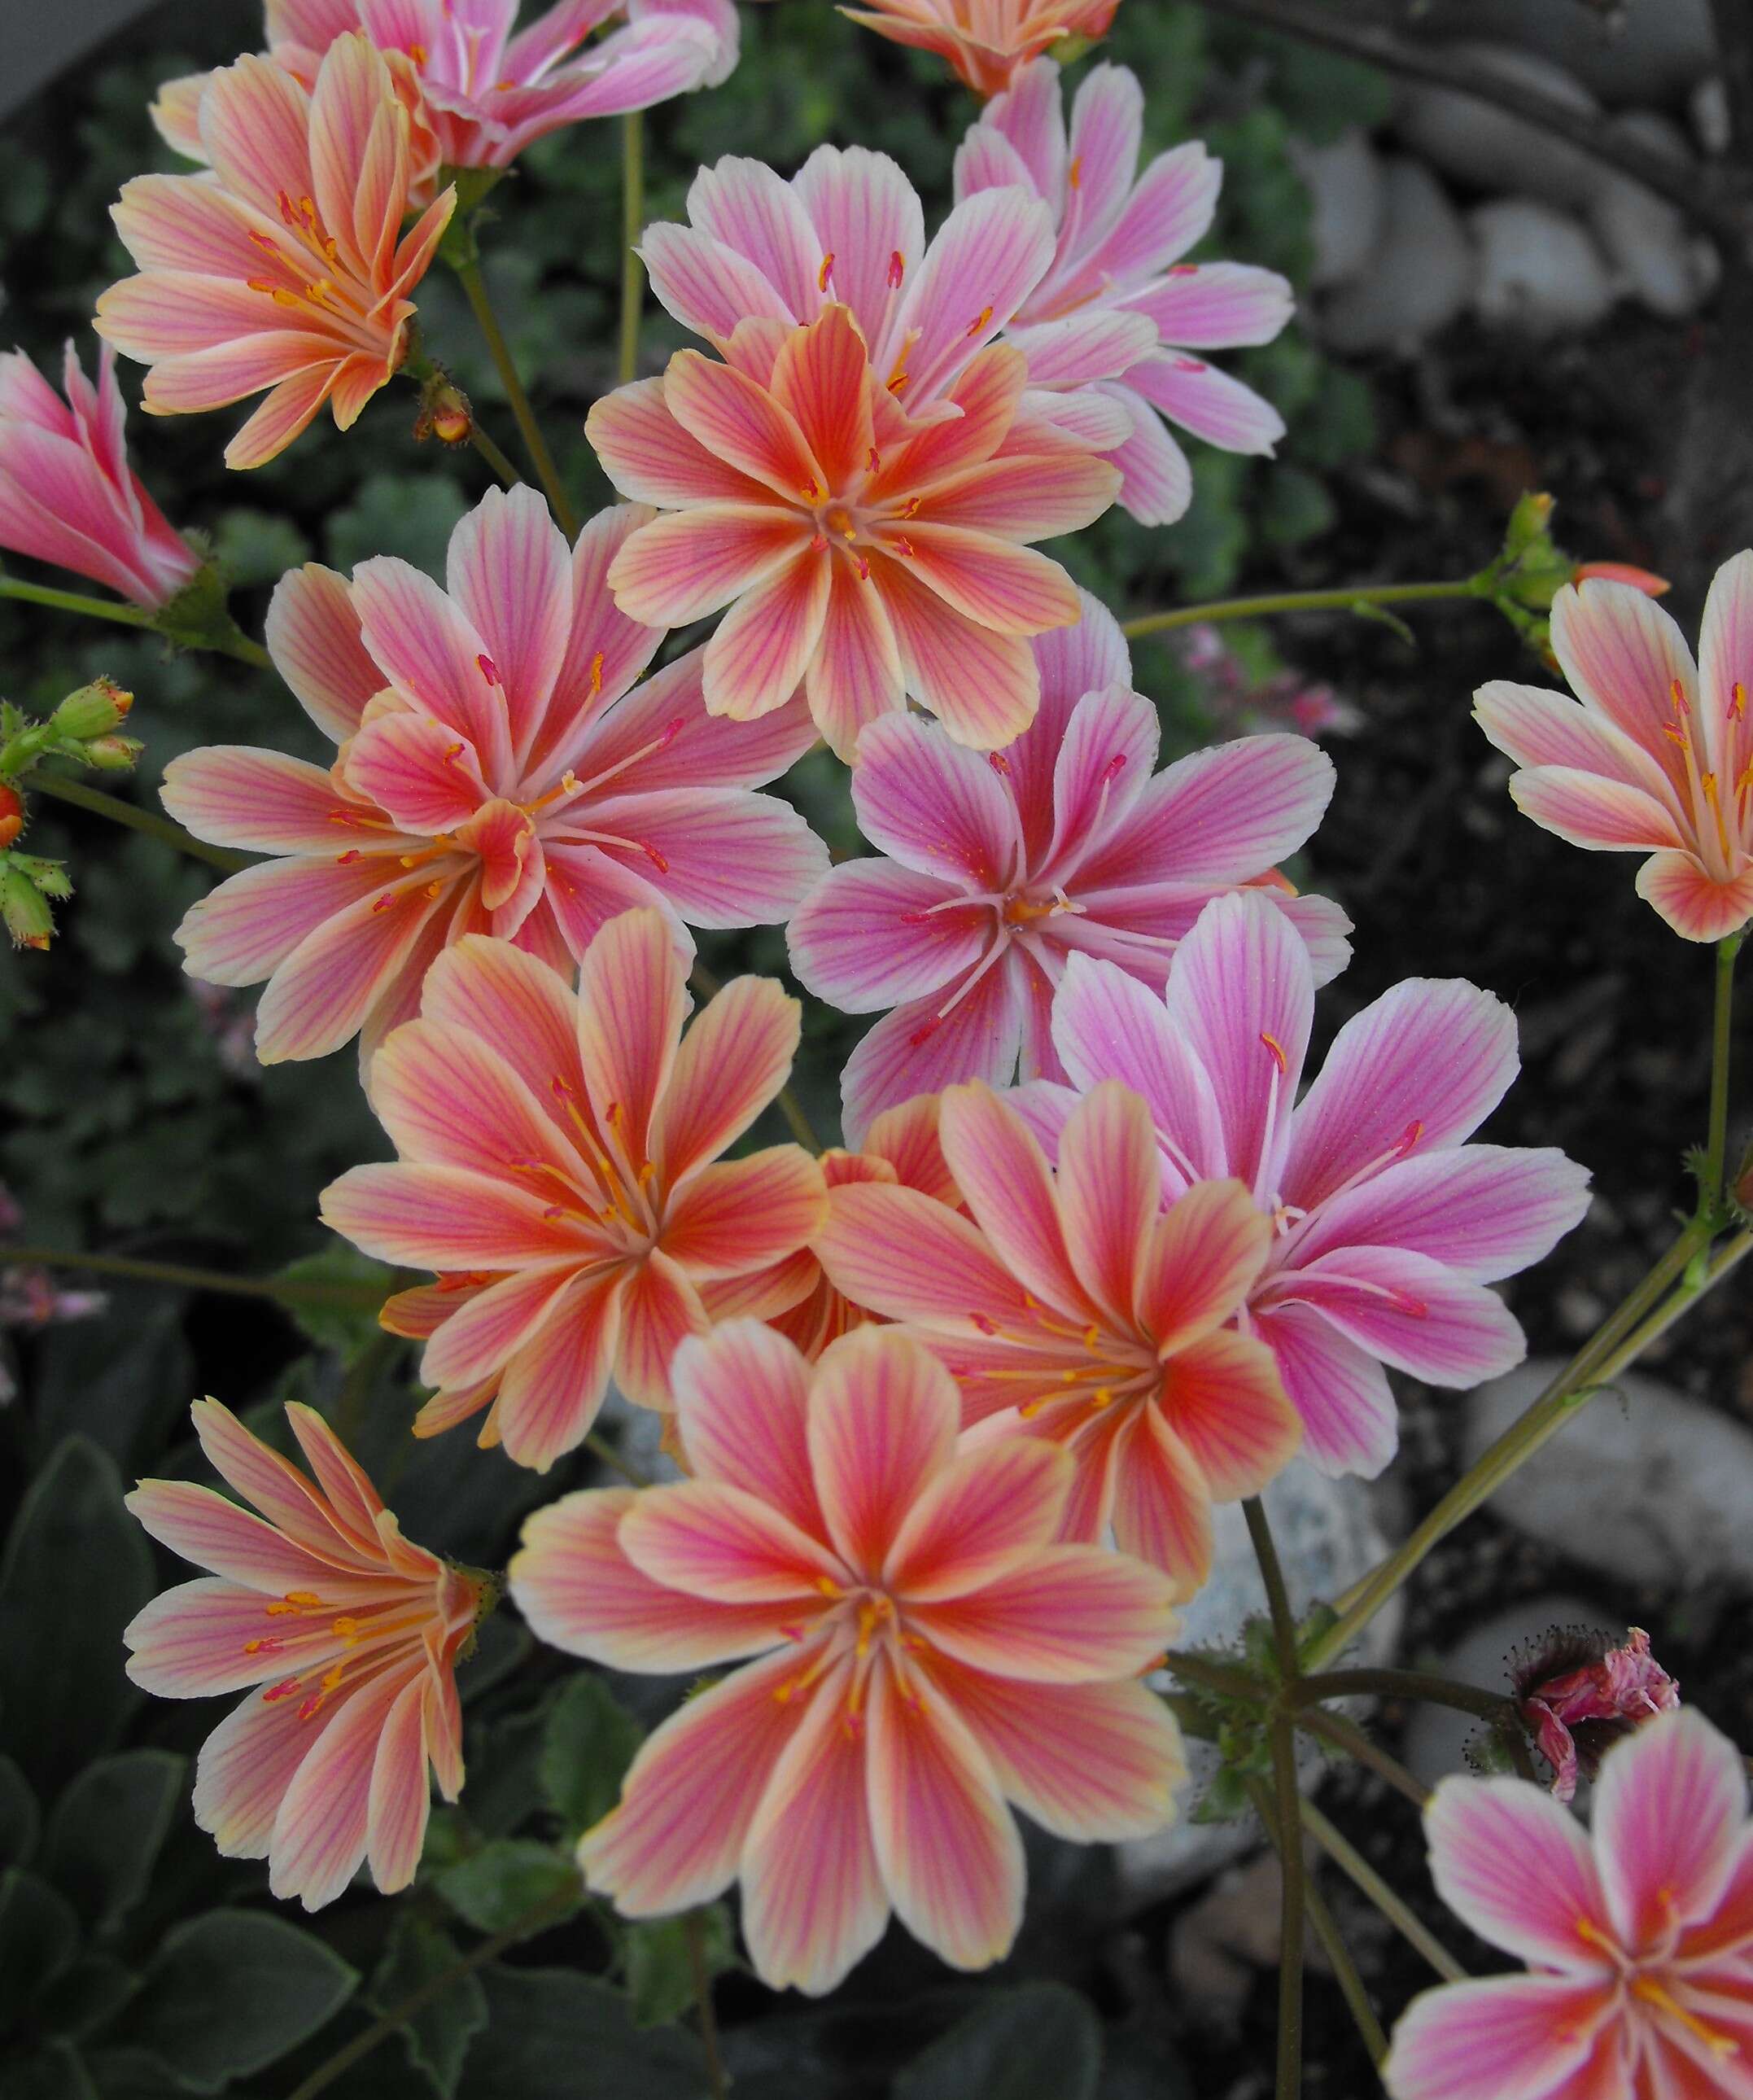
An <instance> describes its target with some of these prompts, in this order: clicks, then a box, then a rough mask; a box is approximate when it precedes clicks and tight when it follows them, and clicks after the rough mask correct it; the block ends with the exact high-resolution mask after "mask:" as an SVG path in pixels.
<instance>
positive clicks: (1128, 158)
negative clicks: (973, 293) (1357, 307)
mask: <svg viewBox="0 0 1753 2100" xmlns="http://www.w3.org/2000/svg"><path fill="white" fill-rule="evenodd" d="M1143 129H1144V91H1143V88H1141V87H1140V86H1139V81H1138V77H1137V75H1136V74H1134V73H1131V72H1130V71H1129V70H1128V69H1127V68H1125V67H1124V66H1112V65H1103V66H1098V67H1097V68H1095V71H1094V72H1093V73H1090V74H1088V75H1087V76H1086V77H1085V79H1084V82H1083V84H1082V85H1081V86H1080V87H1079V89H1078V90H1077V99H1076V100H1075V101H1074V102H1073V105H1072V112H1071V126H1070V136H1069V139H1068V137H1067V130H1066V121H1065V113H1064V106H1063V97H1062V94H1061V89H1060V77H1059V68H1058V67H1057V66H1056V65H1055V64H1053V62H1052V60H1050V59H1042V60H1037V62H1036V63H1035V64H1033V65H1031V66H1028V67H1026V68H1024V70H1023V71H1022V72H1021V73H1019V74H1018V75H1017V77H1016V78H1015V81H1014V82H1013V83H1012V84H1011V86H1010V88H1009V89H1008V90H1007V91H1006V93H1004V94H1002V95H999V96H998V97H997V98H996V99H994V100H993V101H992V102H990V103H989V104H987V106H986V108H985V109H984V111H983V112H982V113H981V115H980V121H979V122H978V123H977V124H976V125H975V126H973V127H972V128H971V130H970V131H969V132H968V135H967V138H966V139H964V140H963V142H962V147H961V148H960V150H959V152H958V153H957V155H956V195H957V196H958V197H960V198H966V197H969V196H976V195H978V194H979V193H980V192H982V191H984V190H988V189H992V188H1003V187H1006V186H1010V185H1016V186H1020V187H1021V188H1024V189H1026V190H1028V191H1029V192H1032V193H1033V195H1035V196H1039V197H1041V198H1042V200H1043V201H1045V202H1046V204H1047V205H1048V206H1049V207H1050V210H1052V213H1053V219H1054V228H1055V233H1056V235H1057V245H1056V246H1055V250H1054V255H1053V261H1052V263H1051V265H1050V267H1049V268H1048V270H1047V271H1046V275H1045V276H1042V279H1041V280H1040V282H1039V283H1038V284H1037V285H1036V286H1035V287H1034V289H1033V290H1032V291H1031V292H1030V293H1029V294H1028V298H1027V299H1026V300H1025V301H1024V303H1023V304H1022V306H1021V307H1019V308H1018V310H1017V312H1016V315H1015V319H1014V320H1012V321H1011V324H1010V325H1009V327H1008V328H1006V330H1005V340H1006V342H1011V343H1013V344H1014V345H1015V346H1016V348H1017V349H1019V350H1020V351H1022V352H1023V353H1024V355H1025V356H1026V357H1027V358H1028V376H1029V385H1030V386H1031V387H1032V388H1037V389H1041V390H1045V391H1046V393H1047V394H1048V395H1050V396H1057V397H1058V401H1057V404H1056V409H1055V411H1050V412H1057V413H1058V414H1059V416H1061V417H1065V418H1066V419H1067V420H1068V421H1069V422H1071V423H1072V424H1073V426H1075V427H1079V428H1083V429H1088V430H1095V429H1096V428H1098V427H1099V426H1100V424H1101V423H1102V422H1103V420H1104V419H1105V418H1108V417H1112V418H1113V419H1115V429H1114V431H1113V433H1112V437H1111V439H1110V442H1109V443H1108V445H1107V446H1105V447H1104V448H1103V449H1104V450H1105V451H1107V452H1108V457H1110V458H1111V459H1112V461H1113V462H1114V464H1115V465H1117V467H1119V468H1120V469H1121V472H1122V473H1123V474H1125V485H1124V486H1123V487H1122V488H1121V493H1120V501H1121V504H1122V505H1124V506H1125V509H1127V510H1130V512H1131V513H1132V514H1133V516H1134V518H1138V519H1139V521H1140V522H1141V523H1143V524H1146V525H1171V524H1173V523H1174V521H1175V520H1176V519H1177V518H1179V517H1181V516H1182V515H1183V514H1184V512H1185V511H1186V510H1187V505H1188V504H1189V503H1190V502H1191V501H1192V496H1193V478H1192V473H1191V469H1190V468H1189V467H1188V465H1187V457H1186V455H1185V453H1183V451H1182V450H1181V448H1180V446H1179V445H1178V444H1177V443H1176V442H1175V440H1174V438H1173V437H1172V436H1170V435H1169V432H1168V430H1166V429H1165V427H1164V421H1163V419H1164V418H1165V417H1166V418H1167V420H1168V421H1169V422H1171V423H1174V424H1178V426H1180V427H1181V428H1182V429H1183V430H1189V431H1191V433H1192V435H1194V436H1195V437H1197V438H1203V439H1205V442H1206V443H1208V444H1213V445H1216V446H1218V447H1219V448H1221V449H1222V450H1223V451H1224V452H1251V453H1264V454H1266V455H1267V456H1269V457H1270V455H1271V452H1272V449H1273V448H1274V447H1275V445H1276V444H1277V443H1278V441H1279V439H1280V438H1282V437H1283V436H1284V418H1283V417H1281V416H1280V414H1279V412H1278V411H1277V409H1275V408H1274V407H1273V406H1272V405H1271V403H1270V402H1268V401H1265V400H1262V399H1261V397H1260V395H1257V393H1255V392H1254V390H1253V388H1252V387H1249V386H1244V385H1243V384H1242V382H1240V380H1238V379H1232V378H1231V377H1230V376H1229V374H1228V373H1225V372H1220V371H1219V370H1218V368H1217V367H1216V366H1215V365H1213V364H1211V363H1210V362H1209V360H1207V359H1206V358H1205V356H1204V355H1202V353H1203V352H1205V351H1210V350H1228V349H1234V348H1236V347H1237V346H1242V345H1248V344H1255V343H1263V342H1271V341H1272V339H1273V337H1275V336H1276V335H1277V334H1278V333H1279V332H1280V329H1282V328H1283V327H1284V324H1285V322H1286V321H1288V320H1289V319H1290V315H1291V311H1292V308H1293V305H1294V303H1295V302H1294V300H1293V297H1292V293H1291V289H1290V286H1289V285H1288V283H1287V282H1286V281H1285V280H1284V278H1283V277H1281V276H1279V275H1278V273H1277V272H1276V271H1273V270H1262V269H1257V268H1256V267H1253V265H1252V264H1249V263H1244V262H1183V260H1182V258H1183V256H1184V255H1185V254H1186V253H1187V249H1190V248H1191V247H1192V246H1193V245H1195V244H1196V242H1198V241H1200V240H1203V239H1204V237H1205V234H1206V233H1207V232H1209V229H1210V226H1211V222H1212V217H1213V213H1214V212H1215V210H1216V209H1217V203H1218V189H1219V188H1220V186H1221V185H1222V179H1223V163H1222V161H1214V160H1213V159H1212V158H1211V157H1210V156H1209V154H1208V153H1207V152H1206V151H1205V147H1204V146H1203V145H1202V144H1201V143H1200V141H1199V140H1198V139H1191V140H1189V141H1188V142H1187V143H1186V144H1184V145H1180V146H1177V147H1175V148H1174V149H1173V150H1172V151H1170V152H1165V153H1159V154H1158V155H1157V156H1156V158H1155V159H1154V160H1152V161H1151V162H1150V163H1149V164H1148V165H1147V167H1146V168H1145V170H1144V171H1143V174H1139V172H1138V163H1139V148H1140V145H1141V143H1142V140H1143Z"/></svg>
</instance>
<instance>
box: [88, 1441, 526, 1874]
mask: <svg viewBox="0 0 1753 2100" xmlns="http://www.w3.org/2000/svg"><path fill="white" fill-rule="evenodd" d="M192 1414H193V1415H194V1418H195V1429H196V1435H197V1436H199V1437H200V1443H201V1449H203V1450H204V1451H205V1453H206V1454H207V1457H208V1458H209V1460H210V1461H211V1462H212V1463H213V1465H214V1467H215V1468H216V1469H217V1470H218V1472H219V1473H220V1474H221V1475H222V1476H223V1478H224V1479H225V1480H226V1482H227V1485H229V1486H231V1488H233V1489H236V1492H237V1493H239V1494H240V1495H241V1496H242V1497H243V1498H244V1500H245V1501H246V1502H249V1503H251V1504H252V1505H253V1507H254V1508H256V1509H258V1510H259V1511H261V1515H260V1516H259V1517H258V1516H253V1515H250V1514H249V1511H247V1510H242V1509H240V1508H239V1507H237V1505H236V1502H229V1501H227V1499H226V1498H225V1497H224V1496H223V1495H221V1494H218V1493H215V1492H214V1489H211V1488H203V1487H197V1486H196V1485H194V1484H193V1483H192V1482H189V1481H185V1480H142V1481H141V1483H140V1485H139V1486H138V1487H137V1488H136V1489H134V1493H132V1494H131V1495H130V1496H129V1498H128V1507H129V1508H130V1510H132V1511H133V1512H134V1515H136V1516H137V1517H138V1518H139V1520H140V1522H141V1523H142V1524H144V1526H145V1527H146V1529H147V1530H148V1531H149V1532H150V1533H152V1537H154V1538H156V1539H157V1540H158V1541H159V1542H160V1543H161V1544H162V1545H165V1546H169V1547H170V1549H171V1551H173V1552H174V1553H179V1554H181V1555H183V1558H184V1560H192V1561H194V1562H195V1564H196V1565H197V1566H198V1567H201V1568H211V1569H212V1570H213V1573H212V1575H211V1576H210V1577H207V1578H205V1579H204V1580H202V1581H200V1582H185V1583H183V1585H182V1586H180V1587H179V1588H178V1589H174V1590H167V1591H166V1592H165V1595H163V1596H161V1597H159V1598H156V1599H155V1600H154V1601H153V1602H152V1604H148V1606H147V1607H146V1608H145V1610H144V1611H143V1612H140V1613H139V1615H138V1616H137V1617H135V1618H134V1621H133V1622H132V1623H131V1624H130V1626H129V1627H128V1629H127V1630H126V1633H125V1634H124V1635H123V1636H122V1638H123V1639H124V1640H125V1641H126V1643H127V1645H128V1648H129V1661H128V1674H129V1676H130V1677H131V1678H132V1679H133V1680H134V1683H136V1684H138V1685H140V1686H141V1687H143V1689H145V1690H146V1691H148V1692H156V1693H157V1694H159V1695H160V1696H161V1697H165V1698H170V1699H199V1698H205V1697H208V1696H211V1695H212V1694H213V1693H215V1692H236V1691H237V1690H239V1689H240V1687H243V1686H245V1685H249V1686H251V1687H255V1686H258V1685H259V1686H261V1687H263V1688H262V1690H260V1691H256V1690H253V1689H252V1691H251V1692H250V1695H249V1697H248V1698H247V1699H245V1700H244V1702H243V1704H242V1705H240V1706H239V1707H237V1708H236V1710H234V1711H233V1712H232V1714H231V1716H230V1718H228V1719H227V1720H225V1721H223V1722H222V1723H220V1725H219V1727H218V1728H216V1729H215V1730H214V1732H213V1734H212V1735H210V1736H209V1737H208V1738H207V1740H206V1742H205V1745H203V1746H202V1749H201V1754H200V1760H199V1762H197V1764H196V1768H195V1820H196V1822H197V1823H198V1824H200V1827H201V1828H202V1829H203V1830H205V1831H209V1832H210V1833H212V1836H213V1838H214V1842H216V1843H217V1845H218V1848H219V1850H220V1851H222V1853H224V1854H225V1855H226V1856H227V1858H228V1859H235V1860H262V1859H266V1860H267V1861H268V1863H269V1877H270V1878H269V1886H270V1887H271V1889H272V1890H273V1892H274V1894H275V1895H277V1896H299V1897H302V1899H303V1901H304V1905H305V1908H306V1909H307V1910H315V1909H316V1908H318V1906H319V1904H326V1903H333V1901H334V1899H335V1898H336V1897H337V1896H338V1895H340V1894H341V1890H343V1889H344V1888H346V1886H347V1884H348V1882H350V1881H351V1880H352V1878H353V1877H354V1875H355V1873H357V1872H358V1871H359V1865H360V1863H361V1862H362V1861H368V1862H369V1863H370V1866H371V1870H372V1880H373V1881H374V1882H376V1883H377V1886H378V1887H379V1888H380V1889H381V1890H383V1891H384V1893H385V1895H390V1894H392V1893H394V1890H397V1889H402V1888H406V1887H407V1884H408V1883H409V1882H411V1881H412V1879H413V1878H414V1869H415V1868H416V1867H417V1866H418V1865H419V1864H420V1853H421V1844H422V1842H424V1840H425V1833H426V1812H427V1779H426V1767H427V1766H428V1765H429V1764H430V1766H431V1767H432V1770H433V1772H434V1775H435V1776H436V1777H437V1779H438V1789H439V1791H440V1792H441V1793H443V1796H444V1798H445V1799H446V1800H447V1801H455V1800H456V1797H457V1795H458V1794H459V1793H461V1791H462V1785H463V1748H462V1714H461V1712H460V1710H459V1708H458V1705H457V1701H456V1664H457V1661H458V1660H459V1659H460V1657H461V1656H462V1655H463V1654H464V1653H465V1652H466V1650H467V1649H468V1648H469V1645H470V1643H471V1642H472V1639H473V1632H474V1627H475V1623H476V1621H477V1620H478V1618H479V1617H481V1616H482V1612H485V1611H487V1610H489V1609H491V1604H492V1588H491V1582H490V1581H489V1579H488V1578H487V1577H486V1576H484V1575H479V1574H476V1573H471V1572H470V1571H469V1570H468V1569H465V1568H456V1567H453V1566H452V1565H451V1564H450V1563H449V1562H448V1561H446V1560H440V1559H439V1558H438V1555H437V1554H435V1553H429V1552H427V1551H426V1550H425V1547H424V1546H413V1545H411V1544H410V1543H409V1542H408V1541H407V1539H405V1538H404V1537H403V1536H402V1533H401V1529H400V1527H399V1525H398V1524H397V1523H396V1520H395V1519H394V1516H393V1515H391V1514H390V1511H388V1510H386V1509H385V1507H384V1506H383V1503H382V1502H381V1501H380V1500H379V1498H378V1495H377V1490H376V1489H374V1488H373V1487H372V1484H371V1482H370V1481H369V1480H368V1479H367V1478H366V1477H365V1475H364V1474H363V1472H362V1471H360V1470H359V1467H358V1466H357V1465H356V1464H355V1462H354V1461H353V1459H352V1458H350V1457H349V1456H348V1454H347V1451H346V1447H345V1446H344V1445H342V1444H341V1441H340V1440H339V1439H338V1438H337V1436H336V1435H335V1432H333V1430H332V1429H331V1428H330V1427H328V1423H326V1422H324V1419H323V1418H322V1417H321V1416H320V1415H319V1414H316V1413H315V1411H314V1410H312V1409H311V1408H308V1407H297V1406H288V1409H287V1410H286V1418H287V1420H288V1423H290V1424H291V1426H292V1432H293V1436H295V1437H297V1440H298V1443H299V1445H300V1448H301V1449H302V1451H303V1453H304V1455H305V1458H306V1462H307V1463H308V1464H309V1466H310V1467H311V1473H312V1474H314V1475H315V1480H312V1479H311V1478H310V1477H308V1476H306V1475H305V1474H304V1473H302V1472H301V1471H299V1470H298V1468H297V1467H296V1466H293V1465H291V1464H289V1463H288V1462H287V1460H285V1459H284V1458H281V1456H280V1454H279V1453H278V1452H277V1451H275V1450H273V1449H271V1448H270V1447H269V1446H268V1445H266V1444H264V1443H263V1442H262V1440H261V1439H260V1438H259V1437H256V1436H251V1435H250V1433H249V1431H248V1430H247V1429H245V1428H244V1425H243V1424H242V1423H240V1421H239V1420H238V1419H237V1418H236V1415H234V1414H231V1411H230V1410H229V1409H227V1408H224V1407H222V1406H221V1405H219V1403H218V1401H216V1400H202V1401H196V1403H195V1405H194V1407H193V1409H192Z"/></svg>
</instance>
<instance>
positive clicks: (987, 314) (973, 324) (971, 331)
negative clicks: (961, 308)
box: [967, 307, 992, 342]
mask: <svg viewBox="0 0 1753 2100" xmlns="http://www.w3.org/2000/svg"><path fill="white" fill-rule="evenodd" d="M991 319H992V308H991V307H981V308H980V311H979V312H978V313H977V314H976V315H975V316H974V318H973V320H971V321H970V322H969V323H968V332H967V340H968V341H969V342H972V341H973V340H974V338H975V337H976V336H977V335H978V334H979V333H980V330H981V329H983V328H984V327H985V326H986V324H987V323H988V322H989V320H991Z"/></svg>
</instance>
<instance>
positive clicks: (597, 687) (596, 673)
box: [590, 649, 603, 698]
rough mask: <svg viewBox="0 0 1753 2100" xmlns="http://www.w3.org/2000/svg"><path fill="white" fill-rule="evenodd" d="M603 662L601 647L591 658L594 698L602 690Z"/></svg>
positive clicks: (591, 682)
mask: <svg viewBox="0 0 1753 2100" xmlns="http://www.w3.org/2000/svg"><path fill="white" fill-rule="evenodd" d="M602 664H603V653H602V651H601V650H600V649H599V650H598V651H597V653H596V655H594V656H592V659H591V660H590V689H591V694H592V698H594V697H595V696H596V695H597V694H598V693H600V692H601V690H602Z"/></svg>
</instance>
